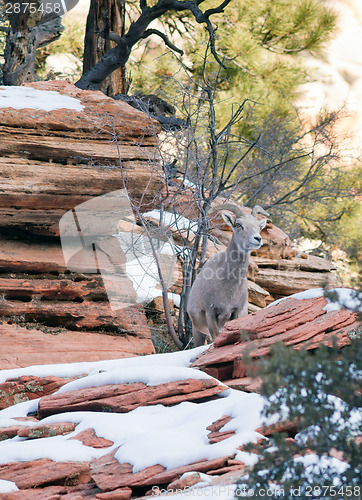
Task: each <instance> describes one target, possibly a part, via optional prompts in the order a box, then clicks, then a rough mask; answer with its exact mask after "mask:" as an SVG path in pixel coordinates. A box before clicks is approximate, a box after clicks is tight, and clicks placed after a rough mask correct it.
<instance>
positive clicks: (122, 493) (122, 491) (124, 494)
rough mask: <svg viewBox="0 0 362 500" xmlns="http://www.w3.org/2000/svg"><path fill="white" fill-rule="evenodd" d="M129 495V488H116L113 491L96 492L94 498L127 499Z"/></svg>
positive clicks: (130, 492)
mask: <svg viewBox="0 0 362 500" xmlns="http://www.w3.org/2000/svg"><path fill="white" fill-rule="evenodd" d="M131 496H132V490H131V488H117V489H116V490H113V491H108V492H106V493H97V494H96V498H99V499H100V500H128V499H129V498H131Z"/></svg>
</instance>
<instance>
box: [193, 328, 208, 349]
mask: <svg viewBox="0 0 362 500" xmlns="http://www.w3.org/2000/svg"><path fill="white" fill-rule="evenodd" d="M192 337H193V339H194V347H200V346H201V345H205V340H206V335H205V334H204V333H202V332H200V330H197V329H196V328H193V329H192Z"/></svg>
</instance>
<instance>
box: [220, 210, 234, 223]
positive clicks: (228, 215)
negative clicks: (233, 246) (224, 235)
mask: <svg viewBox="0 0 362 500" xmlns="http://www.w3.org/2000/svg"><path fill="white" fill-rule="evenodd" d="M221 216H222V218H223V219H224V221H225V222H226V224H227V225H228V226H230V227H234V225H235V219H236V215H234V214H233V215H232V214H231V213H228V212H221Z"/></svg>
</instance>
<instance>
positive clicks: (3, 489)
mask: <svg viewBox="0 0 362 500" xmlns="http://www.w3.org/2000/svg"><path fill="white" fill-rule="evenodd" d="M14 491H19V488H18V487H17V486H16V484H15V483H13V482H12V481H6V480H5V479H0V493H13V492H14Z"/></svg>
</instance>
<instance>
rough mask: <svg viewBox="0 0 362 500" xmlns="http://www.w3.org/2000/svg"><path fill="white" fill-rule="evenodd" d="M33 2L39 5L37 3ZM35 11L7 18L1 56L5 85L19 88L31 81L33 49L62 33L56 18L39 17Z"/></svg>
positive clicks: (33, 63)
mask: <svg viewBox="0 0 362 500" xmlns="http://www.w3.org/2000/svg"><path fill="white" fill-rule="evenodd" d="M10 3H13V4H15V5H16V4H17V3H16V2H15V3H14V2H10ZM18 3H19V2H18ZM20 3H21V2H20ZM34 3H36V4H37V5H39V4H40V0H37V1H36V2H34ZM14 10H15V9H14ZM21 10H22V9H21ZM39 12H40V11H36V12H35V13H31V12H30V10H29V9H26V10H25V12H19V13H17V14H16V13H13V14H11V15H10V28H9V32H8V35H7V38H6V47H5V53H4V58H5V64H4V67H3V80H4V84H5V85H21V84H22V83H25V82H32V81H34V80H35V78H36V77H35V52H36V49H37V48H38V47H43V46H44V45H48V44H49V43H50V42H53V41H54V40H56V39H57V38H59V37H60V35H61V34H62V32H63V30H64V27H63V26H62V23H61V17H59V15H56V14H50V15H47V16H43V17H41V18H39Z"/></svg>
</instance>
